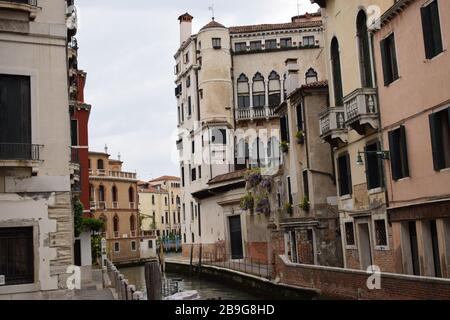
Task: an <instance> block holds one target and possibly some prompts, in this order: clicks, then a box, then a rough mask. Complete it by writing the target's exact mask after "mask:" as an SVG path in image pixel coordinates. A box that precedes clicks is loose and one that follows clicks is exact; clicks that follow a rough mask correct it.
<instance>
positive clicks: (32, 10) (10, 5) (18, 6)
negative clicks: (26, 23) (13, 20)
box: [0, 1, 38, 21]
mask: <svg viewBox="0 0 450 320" xmlns="http://www.w3.org/2000/svg"><path fill="white" fill-rule="evenodd" d="M30 2H31V1H30ZM0 8H1V9H9V10H15V11H24V12H28V14H29V17H30V20H31V21H33V20H34V19H35V18H36V13H37V11H38V7H37V6H36V5H31V4H27V3H17V2H10V1H0Z"/></svg>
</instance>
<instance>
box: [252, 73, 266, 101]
mask: <svg viewBox="0 0 450 320" xmlns="http://www.w3.org/2000/svg"><path fill="white" fill-rule="evenodd" d="M265 105H266V86H265V83H264V77H263V76H262V75H261V73H259V72H258V73H257V74H256V75H255V76H254V77H253V107H255V108H261V107H264V106H265Z"/></svg>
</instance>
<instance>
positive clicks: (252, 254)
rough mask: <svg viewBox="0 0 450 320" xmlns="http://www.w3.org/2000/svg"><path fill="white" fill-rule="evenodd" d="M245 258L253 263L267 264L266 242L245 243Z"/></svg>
mask: <svg viewBox="0 0 450 320" xmlns="http://www.w3.org/2000/svg"><path fill="white" fill-rule="evenodd" d="M246 248H247V256H246V258H248V259H251V260H253V261H254V262H255V263H258V262H259V263H267V262H268V261H269V259H268V251H267V248H268V247H267V242H249V243H246Z"/></svg>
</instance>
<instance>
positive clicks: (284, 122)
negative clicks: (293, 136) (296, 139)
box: [280, 115, 289, 142]
mask: <svg viewBox="0 0 450 320" xmlns="http://www.w3.org/2000/svg"><path fill="white" fill-rule="evenodd" d="M280 128H281V141H282V142H289V119H288V116H287V115H285V116H282V117H281V118H280Z"/></svg>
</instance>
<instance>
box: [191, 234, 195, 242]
mask: <svg viewBox="0 0 450 320" xmlns="http://www.w3.org/2000/svg"><path fill="white" fill-rule="evenodd" d="M192 243H195V235H194V233H193V232H192Z"/></svg>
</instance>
